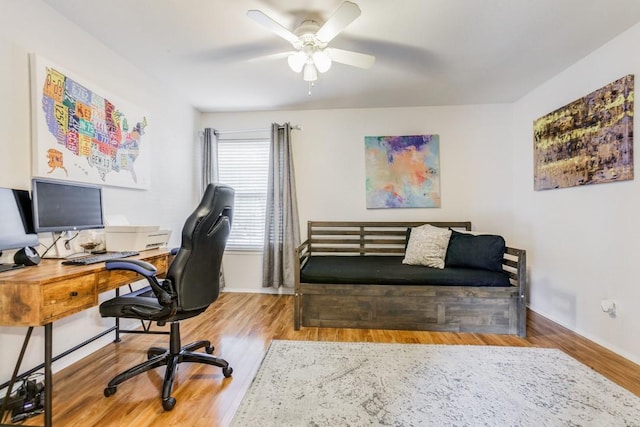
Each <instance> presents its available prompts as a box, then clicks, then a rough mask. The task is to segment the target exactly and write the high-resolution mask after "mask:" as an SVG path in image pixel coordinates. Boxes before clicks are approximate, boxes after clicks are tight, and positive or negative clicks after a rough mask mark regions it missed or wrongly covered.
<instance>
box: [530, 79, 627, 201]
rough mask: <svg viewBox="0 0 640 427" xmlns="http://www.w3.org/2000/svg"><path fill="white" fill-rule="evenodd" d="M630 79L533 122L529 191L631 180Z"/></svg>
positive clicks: (611, 84)
mask: <svg viewBox="0 0 640 427" xmlns="http://www.w3.org/2000/svg"><path fill="white" fill-rule="evenodd" d="M633 80H634V78H633V75H628V76H625V77H623V78H621V79H619V80H616V81H615V82H613V83H610V84H608V85H606V86H605V87H603V88H601V89H598V90H596V91H594V92H592V93H590V94H589V95H587V96H585V97H583V98H581V99H578V100H576V101H574V102H572V103H570V104H568V105H565V106H564V107H562V108H559V109H557V110H556V111H553V112H552V113H549V114H547V115H546V116H543V117H540V118H539V119H538V120H536V121H534V122H533V144H534V188H535V190H548V189H552V188H565V187H574V186H578V185H587V184H597V183H603V182H613V181H624V180H630V179H633Z"/></svg>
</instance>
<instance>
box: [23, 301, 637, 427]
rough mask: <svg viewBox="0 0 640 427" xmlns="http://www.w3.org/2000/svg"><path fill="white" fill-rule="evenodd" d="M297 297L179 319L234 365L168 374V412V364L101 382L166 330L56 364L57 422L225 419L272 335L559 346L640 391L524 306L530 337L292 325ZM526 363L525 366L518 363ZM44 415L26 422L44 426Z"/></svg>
mask: <svg viewBox="0 0 640 427" xmlns="http://www.w3.org/2000/svg"><path fill="white" fill-rule="evenodd" d="M292 311H293V297H292V296H275V295H259V294H236V293H225V294H222V295H221V297H220V298H219V299H218V301H216V303H214V304H213V305H212V306H211V307H210V308H209V309H208V310H207V312H205V313H204V314H202V315H200V316H198V317H196V318H193V319H189V320H186V321H183V322H182V323H181V331H182V338H183V344H185V343H189V342H191V341H195V340H198V339H209V340H211V342H212V343H213V345H214V346H215V347H216V350H215V354H216V355H219V356H220V357H223V358H224V359H226V360H227V361H229V363H230V364H231V366H232V367H233V369H234V371H233V376H232V377H231V378H224V377H223V375H222V372H221V370H220V369H219V368H215V367H213V366H204V365H199V364H182V365H180V367H179V370H178V374H177V378H176V381H175V383H174V392H173V396H174V397H175V398H176V399H177V404H176V406H175V408H174V409H173V411H171V412H165V411H164V410H163V409H162V405H161V403H160V398H159V393H160V391H159V390H160V386H161V384H162V375H163V373H164V368H159V369H157V370H155V371H151V372H148V373H146V374H142V375H139V376H138V377H136V378H133V379H130V380H129V381H126V382H124V383H123V384H121V385H120V386H119V387H118V391H117V393H116V394H115V395H113V396H111V397H109V398H106V397H104V396H103V389H104V387H105V385H106V384H107V382H108V381H109V380H110V379H111V378H112V377H113V376H115V375H116V374H118V373H119V372H121V371H123V370H125V369H127V368H129V367H130V366H133V365H135V364H136V363H139V362H141V361H143V360H144V359H145V358H146V349H147V348H148V347H150V346H154V345H156V346H164V344H165V342H166V341H167V337H166V336H162V335H131V334H130V335H124V337H123V339H122V342H121V343H118V344H110V345H107V346H106V347H104V348H102V349H100V350H99V351H97V352H95V353H93V354H91V355H90V356H88V357H86V358H84V359H82V360H81V361H79V362H77V363H75V364H73V365H72V366H70V367H68V368H66V369H64V370H62V371H60V372H58V373H57V374H56V375H55V384H54V391H55V393H54V400H53V406H54V411H53V412H54V416H53V423H54V425H55V426H56V427H59V426H65V427H66V426H79V427H89V426H136V427H137V426H150V425H154V426H194V427H205V426H207V427H211V426H227V425H228V424H229V423H230V421H231V418H232V417H233V414H234V412H235V410H236V409H237V407H238V405H239V404H240V401H241V399H242V396H243V395H244V393H245V392H246V390H247V389H248V387H249V385H250V383H251V380H252V379H253V377H254V375H255V373H256V371H257V370H258V368H259V366H260V362H261V360H262V357H263V356H264V353H265V352H266V350H267V348H268V346H269V343H270V342H271V340H273V339H285V340H314V341H367V342H394V343H420V344H472V345H500V346H502V345H504V346H537V347H551V348H558V349H561V350H562V351H564V352H566V353H568V354H569V355H571V356H573V357H574V358H576V359H577V360H579V361H581V362H582V363H584V364H586V365H588V366H590V367H592V368H593V369H595V370H596V371H598V372H600V373H601V374H602V375H604V376H606V377H608V378H609V379H610V380H612V381H614V382H616V383H618V384H619V385H621V386H623V387H625V388H627V389H628V390H630V391H631V392H633V393H635V394H636V395H638V396H640V366H639V365H636V364H634V363H632V362H630V361H628V360H626V359H624V358H622V357H620V356H618V355H616V354H614V353H612V352H610V351H608V350H606V349H605V348H603V347H601V346H599V345H597V344H595V343H593V342H591V341H589V340H587V339H585V338H583V337H580V336H578V335H576V334H574V333H572V332H571V331H569V330H567V329H565V328H563V327H561V326H559V325H557V324H555V323H553V322H551V321H549V320H547V319H545V318H544V317H542V316H540V315H538V314H536V313H533V312H529V315H528V321H527V338H526V339H523V338H519V337H517V336H511V335H481V334H462V333H460V334H458V333H444V332H414V331H388V330H364V329H330V328H302V330H300V331H294V330H293V312H292ZM523 369H526V366H523ZM42 422H43V418H42V416H38V417H34V418H31V419H30V420H28V423H27V425H38V424H40V425H42Z"/></svg>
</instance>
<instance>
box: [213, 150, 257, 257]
mask: <svg viewBox="0 0 640 427" xmlns="http://www.w3.org/2000/svg"><path fill="white" fill-rule="evenodd" d="M268 171H269V139H268V138H265V139H264V140H262V139H251V140H242V139H233V140H219V141H218V179H219V181H220V182H221V183H223V184H227V185H230V186H231V187H233V188H234V189H235V192H236V194H235V208H234V212H233V225H232V227H231V235H230V236H229V240H228V241H227V248H228V249H230V250H262V248H263V242H264V223H265V209H266V204H267V179H268Z"/></svg>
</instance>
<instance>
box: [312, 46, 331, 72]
mask: <svg viewBox="0 0 640 427" xmlns="http://www.w3.org/2000/svg"><path fill="white" fill-rule="evenodd" d="M313 63H314V64H315V65H316V68H317V69H318V71H320V72H321V73H326V72H327V71H329V68H331V57H330V56H329V54H328V53H327V52H325V51H324V50H318V51H316V52H314V53H313Z"/></svg>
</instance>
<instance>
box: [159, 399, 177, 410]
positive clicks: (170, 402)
mask: <svg viewBox="0 0 640 427" xmlns="http://www.w3.org/2000/svg"><path fill="white" fill-rule="evenodd" d="M174 406H176V399H175V397H169V398H167V399H166V400H164V399H163V400H162V407H163V408H164V410H165V411H170V410H172V409H173V407H174Z"/></svg>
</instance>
